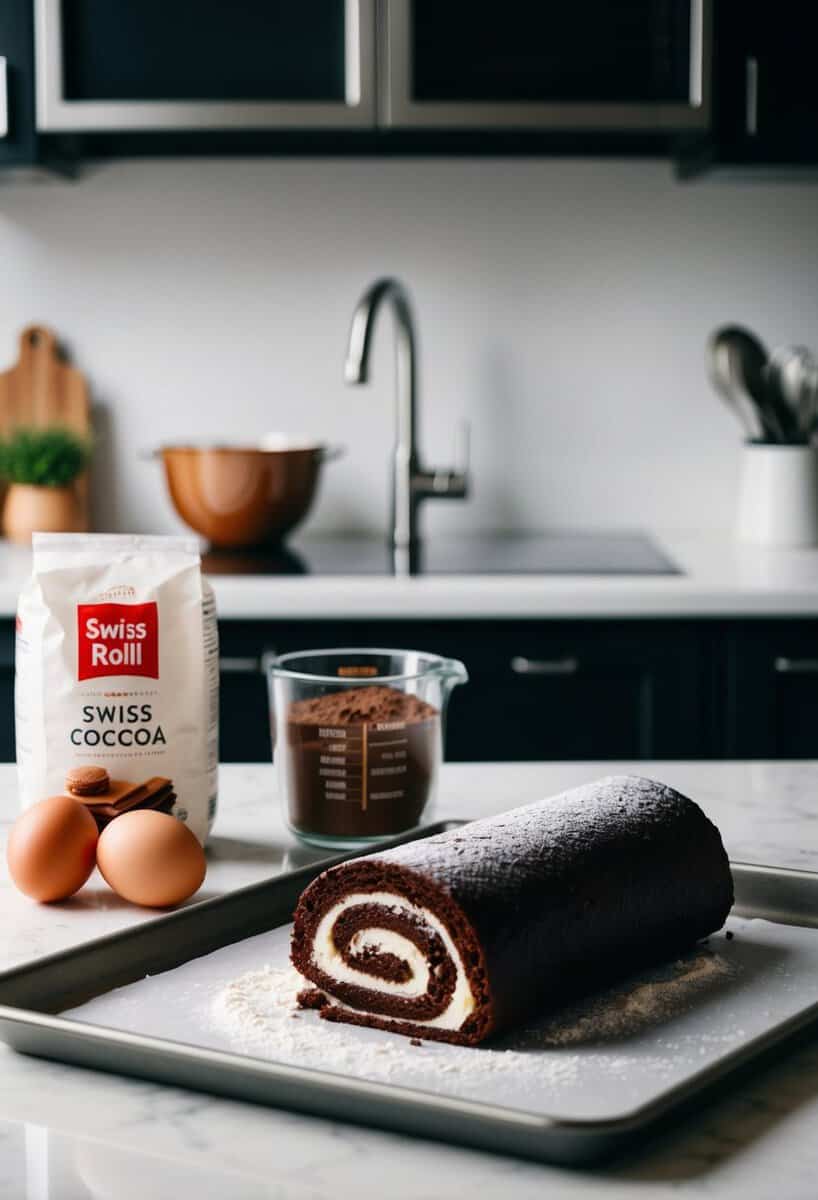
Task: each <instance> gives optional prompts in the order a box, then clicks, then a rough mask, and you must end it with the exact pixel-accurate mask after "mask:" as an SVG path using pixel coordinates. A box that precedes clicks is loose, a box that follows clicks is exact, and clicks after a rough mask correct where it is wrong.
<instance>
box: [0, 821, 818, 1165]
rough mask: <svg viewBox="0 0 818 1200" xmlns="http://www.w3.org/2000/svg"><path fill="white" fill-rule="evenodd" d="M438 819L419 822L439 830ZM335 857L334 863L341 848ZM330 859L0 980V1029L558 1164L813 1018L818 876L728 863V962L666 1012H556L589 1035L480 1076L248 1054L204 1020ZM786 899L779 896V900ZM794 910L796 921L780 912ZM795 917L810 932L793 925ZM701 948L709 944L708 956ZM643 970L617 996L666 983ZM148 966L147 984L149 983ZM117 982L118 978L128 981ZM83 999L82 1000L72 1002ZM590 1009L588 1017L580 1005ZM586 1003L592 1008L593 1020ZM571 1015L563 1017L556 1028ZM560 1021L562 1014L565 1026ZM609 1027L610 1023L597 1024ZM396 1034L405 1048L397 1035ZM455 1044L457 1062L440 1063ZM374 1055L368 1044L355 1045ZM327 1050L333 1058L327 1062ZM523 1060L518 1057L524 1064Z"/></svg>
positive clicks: (590, 1153)
mask: <svg viewBox="0 0 818 1200" xmlns="http://www.w3.org/2000/svg"><path fill="white" fill-rule="evenodd" d="M440 828H441V827H440V826H437V827H430V828H429V829H428V830H426V831H424V832H426V833H432V832H437V831H439V829H440ZM332 861H340V859H339V860H332ZM326 865H327V862H326V861H324V862H322V863H317V864H314V865H311V866H308V867H305V868H303V869H301V870H299V871H295V872H292V873H290V874H288V875H285V876H279V877H278V878H276V879H273V880H270V881H269V882H265V883H261V884H255V885H253V886H252V887H249V888H244V889H242V890H240V891H238V892H234V893H232V894H231V895H229V896H226V897H223V898H219V899H216V900H210V901H204V902H202V903H201V904H198V905H193V906H191V907H189V908H187V909H183V910H181V911H179V912H177V913H173V914H171V915H169V916H166V917H163V918H160V919H158V920H156V921H154V922H151V923H149V924H147V925H142V926H139V927H137V928H134V929H130V930H126V931H124V932H121V933H117V934H114V935H111V936H109V937H106V938H101V939H98V940H97V941H94V942H89V943H86V944H85V945H83V946H80V947H77V948H76V949H73V950H70V951H65V952H62V953H60V954H57V955H53V956H50V957H49V958H46V959H40V960H38V961H36V962H33V963H31V964H28V965H26V966H23V967H18V968H16V969H14V970H12V971H8V972H6V973H4V974H2V975H0V1005H1V1006H0V1037H2V1038H3V1040H5V1041H6V1042H7V1043H8V1044H9V1045H11V1046H12V1047H13V1048H14V1049H16V1050H18V1051H21V1052H23V1053H29V1054H35V1055H38V1056H41V1057H45V1058H53V1059H58V1060H61V1061H65V1062H70V1063H76V1064H79V1065H83V1066H88V1067H93V1068H96V1069H100V1070H105V1071H113V1072H116V1073H120V1074H125V1075H133V1076H137V1077H140V1078H148V1079H153V1080H158V1081H160V1082H163V1083H168V1084H171V1085H181V1086H186V1087H192V1088H195V1089H198V1090H203V1091H208V1092H213V1093H216V1094H219V1095H226V1096H233V1097H236V1098H239V1099H243V1100H251V1101H255V1102H259V1103H264V1104H268V1105H274V1106H278V1107H283V1108H288V1109H293V1110H297V1111H302V1112H307V1113H314V1114H318V1115H321V1116H326V1117H331V1118H335V1119H341V1120H346V1121H353V1122H358V1123H361V1124H364V1125H374V1126H379V1127H381V1128H387V1129H392V1130H397V1131H401V1132H406V1133H410V1134H414V1135H421V1136H426V1137H432V1138H436V1139H442V1140H447V1141H452V1142H458V1143H462V1144H466V1145H472V1146H478V1147H480V1148H482V1149H493V1150H497V1151H502V1152H507V1153H513V1154H519V1155H524V1156H527V1157H532V1158H537V1159H541V1160H546V1161H556V1162H564V1163H572V1162H573V1163H579V1162H589V1161H592V1160H594V1159H598V1158H601V1157H603V1156H605V1155H608V1154H610V1153H612V1152H614V1151H616V1150H617V1149H619V1148H622V1147H624V1146H625V1145H627V1144H628V1143H629V1142H630V1141H631V1140H632V1139H634V1138H635V1137H639V1136H642V1135H644V1133H645V1132H646V1131H647V1130H648V1129H649V1128H652V1127H653V1126H656V1125H658V1124H659V1123H661V1122H663V1121H666V1120H668V1119H669V1118H670V1117H672V1116H673V1115H675V1114H676V1113H678V1112H680V1111H682V1110H683V1109H684V1108H685V1107H687V1106H689V1105H690V1104H691V1103H692V1102H694V1101H695V1102H696V1103H699V1102H700V1099H701V1096H702V1094H703V1093H704V1092H705V1091H707V1090H709V1089H713V1088H715V1087H716V1086H718V1085H725V1084H726V1083H727V1082H728V1080H730V1079H731V1078H734V1077H735V1075H736V1073H737V1072H738V1071H740V1070H741V1069H746V1068H747V1067H748V1066H749V1065H750V1064H752V1063H753V1062H754V1061H755V1060H757V1059H758V1058H759V1057H760V1056H762V1055H764V1054H766V1053H769V1052H771V1051H772V1050H773V1049H774V1048H775V1047H779V1046H780V1045H781V1044H782V1043H783V1042H784V1041H786V1040H788V1039H792V1038H795V1037H796V1036H797V1034H798V1033H799V1032H801V1031H803V1030H804V1029H806V1028H807V1026H809V1025H810V1024H812V1023H813V1022H814V1021H815V1020H816V1018H818V999H816V997H818V934H816V933H815V932H814V931H813V930H810V929H808V928H805V927H804V926H805V925H807V924H808V923H810V922H811V923H812V924H818V917H816V913H818V903H816V901H818V876H814V875H809V874H808V873H806V872H798V871H778V870H775V869H773V868H763V867H762V868H757V867H752V866H746V865H744V864H735V865H734V874H735V877H736V885H737V888H736V890H737V911H739V912H740V913H741V914H742V915H741V916H731V918H730V920H729V922H728V926H727V929H728V930H730V931H731V932H732V933H733V934H734V936H733V938H732V939H730V940H728V939H727V938H726V936H725V934H724V933H721V934H719V935H716V936H714V937H713V938H711V939H710V941H709V944H708V947H707V948H706V950H705V951H704V953H705V954H711V955H717V956H718V957H719V959H720V960H722V961H724V962H725V963H726V964H727V966H728V968H729V970H728V971H727V972H726V973H725V974H724V976H723V977H718V978H716V979H715V981H713V982H712V984H711V985H708V986H707V987H706V988H704V989H701V990H699V991H697V992H696V994H695V995H691V996H690V997H688V999H687V1000H686V1001H685V1002H684V1003H682V1004H680V1006H679V1007H678V1009H675V1010H674V1009H671V1010H670V1011H667V1012H665V1013H664V1014H663V1017H662V1020H661V1021H659V1022H658V1023H656V1022H648V1023H647V1024H645V1025H644V1026H642V1027H639V1026H638V1023H637V1027H636V1028H628V1029H627V1030H624V1031H617V1029H616V1027H614V1028H613V1030H611V1029H608V1030H607V1033H606V1034H605V1036H604V1037H602V1038H600V1037H599V1036H596V1035H595V1034H594V1021H593V1015H594V1012H598V1011H599V1009H598V1008H597V1009H594V1008H593V1005H599V1004H600V1003H604V1002H605V1001H604V1000H591V1001H588V1002H587V1004H589V1005H591V1008H589V1009H583V1006H582V1005H579V1006H575V1011H572V1012H571V1013H570V1014H551V1015H550V1016H549V1017H548V1018H547V1021H546V1023H545V1027H546V1028H552V1029H553V1028H557V1029H560V1030H562V1031H563V1032H564V1031H565V1029H566V1028H567V1029H569V1030H571V1031H576V1030H579V1036H578V1037H577V1036H575V1035H572V1036H571V1037H569V1039H568V1040H567V1041H564V1040H560V1041H559V1043H558V1044H556V1045H553V1044H551V1045H546V1046H544V1045H543V1042H542V1037H541V1034H542V1026H533V1027H532V1028H529V1029H527V1030H525V1031H523V1034H522V1035H516V1036H513V1037H506V1038H505V1039H503V1040H502V1041H501V1042H500V1043H499V1044H498V1043H494V1044H493V1045H492V1046H491V1047H489V1048H487V1049H488V1051H489V1052H490V1053H493V1054H497V1053H498V1051H503V1050H510V1051H512V1052H513V1054H514V1055H516V1056H519V1055H528V1056H530V1058H531V1064H532V1065H531V1068H530V1069H524V1070H521V1071H513V1072H509V1071H505V1070H500V1071H497V1072H494V1071H491V1072H485V1071H482V1070H478V1071H476V1072H475V1075H474V1077H473V1078H472V1077H471V1074H470V1071H469V1070H468V1069H463V1068H462V1062H463V1059H462V1056H463V1055H466V1056H471V1055H478V1056H479V1055H484V1054H485V1053H486V1052H487V1049H484V1048H480V1047H478V1048H474V1049H471V1050H463V1049H461V1048H457V1047H448V1046H443V1045H439V1044H435V1045H432V1044H429V1043H424V1045H423V1046H422V1047H420V1048H418V1049H417V1050H415V1051H414V1052H413V1053H414V1054H415V1055H416V1056H417V1057H416V1058H415V1059H413V1061H412V1062H411V1065H410V1066H407V1065H406V1064H405V1063H404V1062H403V1059H405V1058H407V1057H408V1056H407V1055H403V1057H402V1058H401V1059H400V1061H399V1062H398V1066H397V1069H392V1070H391V1073H390V1075H389V1078H388V1079H384V1078H379V1077H377V1075H376V1076H375V1077H372V1076H367V1075H366V1074H365V1073H361V1072H360V1071H357V1070H356V1068H355V1066H354V1058H355V1056H354V1055H353V1056H352V1065H351V1066H347V1067H346V1068H345V1072H344V1073H338V1072H333V1071H330V1070H327V1069H326V1063H323V1064H320V1062H319V1064H316V1063H315V1062H307V1061H305V1057H306V1058H309V1056H303V1055H301V1056H299V1060H298V1061H295V1060H290V1061H288V1060H287V1059H286V1056H285V1057H279V1058H278V1059H277V1060H275V1061H270V1060H267V1059H265V1058H263V1057H260V1056H258V1055H254V1056H250V1055H247V1054H245V1053H237V1052H236V1051H235V1048H231V1042H230V1038H229V1037H226V1035H225V1033H224V1031H223V1030H221V1029H218V1028H215V1027H214V1026H213V1024H212V1021H210V1019H209V1018H208V1015H207V1014H208V1012H209V1008H208V1004H207V1003H205V1002H206V1001H207V1000H208V998H209V997H212V996H213V995H214V994H215V992H217V991H218V989H219V988H220V987H221V986H223V984H224V983H225V982H226V981H227V980H229V979H232V978H234V977H235V976H236V975H238V974H241V973H242V972H243V971H245V970H248V969H250V968H258V967H263V966H265V965H267V964H273V965H276V964H279V965H280V964H283V963H284V961H285V960H286V950H287V940H288V933H289V929H288V926H289V921H290V916H291V913H292V909H293V906H294V904H295V902H296V900H297V898H298V896H299V894H300V892H301V891H302V889H303V888H304V887H305V886H306V884H307V883H308V882H309V881H310V880H311V879H312V878H314V876H315V875H316V874H318V873H319V872H320V871H321V870H322V869H324V867H326ZM782 898H783V899H782ZM771 917H773V918H775V922H779V921H789V922H791V924H789V925H785V924H779V923H774V922H773V921H771V920H770V919H769V918H771ZM799 926H800V927H799ZM694 954H699V955H701V954H702V951H701V950H699V951H696V952H694ZM669 969H670V968H660V969H658V970H656V971H652V972H644V973H642V974H640V976H639V977H638V978H637V979H633V978H632V979H630V980H628V981H625V982H623V984H622V985H621V987H620V988H619V989H613V991H612V992H611V993H610V997H609V998H610V1001H611V1004H612V1006H613V1009H614V1010H615V1009H616V1005H617V1000H618V997H619V996H625V995H628V994H632V993H633V991H634V989H636V988H645V987H647V988H650V987H651V986H652V985H653V984H654V983H656V982H658V981H661V980H663V979H667V978H668V976H667V972H668V970H669ZM148 977H150V978H148ZM116 989H120V990H116ZM81 1006H87V1007H86V1008H85V1009H84V1011H81V1012H74V1013H71V1012H69V1010H72V1009H78V1008H80V1007H81ZM583 1014H584V1015H583ZM589 1014H590V1017H591V1019H590V1020H589V1019H588V1016H589ZM301 1020H309V1021H314V1022H315V1023H316V1031H317V1032H319V1033H320V1030H322V1029H326V1030H327V1033H328V1034H330V1033H331V1035H332V1036H333V1037H334V1038H337V1037H339V1036H341V1037H343V1038H348V1039H349V1043H350V1045H351V1046H352V1047H360V1048H361V1049H362V1050H363V1048H364V1047H365V1046H368V1047H371V1046H372V1044H373V1043H378V1042H380V1043H392V1044H393V1045H394V1043H395V1042H396V1041H398V1039H396V1038H395V1036H394V1035H391V1034H387V1033H383V1032H380V1031H376V1030H366V1029H356V1028H353V1027H350V1026H336V1025H332V1026H326V1025H325V1023H323V1022H320V1019H319V1018H318V1017H317V1015H316V1014H314V1013H304V1014H302V1017H301ZM561 1021H562V1023H560V1022H561ZM565 1021H567V1022H568V1024H567V1025H566V1024H565ZM597 1032H598V1031H597ZM400 1041H401V1043H402V1044H403V1045H405V1044H406V1043H405V1042H404V1041H403V1039H400ZM452 1054H455V1055H459V1056H461V1057H460V1059H459V1062H460V1064H461V1065H460V1066H459V1067H457V1068H456V1069H454V1070H450V1069H444V1070H440V1067H441V1065H444V1067H445V1064H446V1063H451V1061H452V1060H451V1055H452ZM361 1058H362V1060H365V1061H368V1062H370V1063H371V1061H372V1054H371V1053H370V1054H363V1053H362V1054H361ZM326 1061H330V1056H329V1055H328V1056H327V1060H326ZM513 1061H514V1062H515V1063H517V1062H519V1061H521V1060H520V1059H518V1058H515V1059H514V1060H513Z"/></svg>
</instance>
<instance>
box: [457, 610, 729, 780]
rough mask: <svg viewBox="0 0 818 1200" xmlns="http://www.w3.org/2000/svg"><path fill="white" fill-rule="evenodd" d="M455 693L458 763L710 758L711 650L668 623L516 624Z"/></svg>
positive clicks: (501, 632)
mask: <svg viewBox="0 0 818 1200" xmlns="http://www.w3.org/2000/svg"><path fill="white" fill-rule="evenodd" d="M467 665H469V666H470V670H471V673H472V681H471V683H470V685H469V686H468V687H465V688H462V689H459V691H458V692H456V693H455V695H454V697H453V699H452V706H451V713H450V719H449V729H448V757H449V758H452V759H456V760H468V759H478V760H481V759H482V760H490V759H496V760H520V759H616V758H634V759H642V758H691V757H699V756H700V757H706V756H707V755H709V754H712V752H713V750H712V746H711V744H710V737H709V726H708V687H707V672H706V667H707V662H706V647H705V645H704V644H703V642H702V639H701V638H700V636H699V634H698V632H697V631H695V630H694V629H689V628H687V627H680V626H677V625H668V626H665V627H661V628H652V627H649V626H648V627H646V626H645V625H643V624H636V625H633V624H628V623H624V622H623V623H620V624H618V625H615V624H610V623H606V624H605V625H602V626H600V625H597V624H592V625H589V624H587V623H553V624H551V625H546V624H544V623H537V624H534V625H527V624H526V623H524V622H522V623H517V624H516V625H515V626H513V627H509V628H505V629H498V630H495V631H494V634H493V636H491V637H490V638H488V637H487V638H486V640H485V642H484V648H482V649H481V647H480V646H477V645H475V646H474V647H473V649H472V653H471V656H470V663H469V662H468V660H467Z"/></svg>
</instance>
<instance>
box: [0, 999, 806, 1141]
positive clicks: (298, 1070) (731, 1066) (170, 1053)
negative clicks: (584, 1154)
mask: <svg viewBox="0 0 818 1200" xmlns="http://www.w3.org/2000/svg"><path fill="white" fill-rule="evenodd" d="M816 1018H818V999H816V1000H815V1001H814V1003H813V1004H811V1005H810V1006H809V1008H806V1009H803V1010H802V1011H801V1012H800V1013H796V1014H794V1015H793V1016H792V1017H788V1018H787V1019H786V1020H785V1021H782V1022H781V1023H780V1024H778V1025H776V1026H775V1027H774V1028H773V1029H772V1030H768V1031H767V1032H765V1033H761V1034H759V1035H757V1036H756V1037H754V1038H752V1039H751V1040H750V1041H748V1042H745V1043H744V1045H742V1046H740V1047H737V1048H736V1049H735V1050H731V1051H729V1052H728V1053H727V1054H725V1055H722V1057H721V1058H719V1059H718V1061H717V1062H715V1063H711V1064H710V1065H708V1066H706V1067H703V1068H701V1069H700V1070H698V1071H696V1072H694V1073H693V1074H692V1075H689V1076H687V1077H686V1078H685V1079H684V1080H682V1081H680V1082H679V1083H677V1084H674V1085H673V1086H672V1087H670V1088H668V1089H667V1090H666V1091H664V1092H662V1093H661V1094H660V1095H659V1096H657V1097H655V1098H654V1099H652V1100H649V1101H646V1102H645V1103H644V1104H640V1105H637V1106H636V1107H635V1108H633V1109H630V1110H628V1111H626V1112H624V1113H621V1114H619V1115H618V1116H616V1117H586V1118H580V1117H577V1118H572V1117H554V1116H549V1114H548V1113H532V1112H531V1111H530V1110H528V1109H525V1108H515V1107H512V1106H511V1105H500V1104H491V1103H488V1102H486V1101H481V1100H467V1099H462V1098H460V1097H456V1096H446V1095H439V1094H438V1093H436V1092H430V1091H426V1090H425V1089H423V1088H415V1087H409V1086H407V1085H404V1084H398V1083H383V1082H380V1081H377V1080H370V1079H364V1078H357V1077H355V1076H352V1075H344V1074H341V1073H339V1072H335V1071H329V1070H325V1069H321V1070H319V1069H318V1068H314V1067H299V1066H295V1065H292V1064H289V1063H281V1062H277V1061H275V1060H267V1059H263V1058H257V1057H255V1056H253V1055H247V1054H236V1053H232V1052H230V1051H227V1050H212V1049H209V1048H208V1047H205V1046H197V1045H195V1044H193V1043H191V1042H182V1041H177V1040H176V1039H169V1038H160V1037H155V1036H153V1035H151V1034H139V1033H131V1032H129V1031H128V1030H121V1029H116V1028H113V1027H111V1026H107V1025H94V1024H91V1023H90V1022H87V1021H78V1020H70V1019H68V1018H66V1017H60V1016H53V1015H51V1014H47V1013H38V1012H36V1011H34V1010H29V1009H21V1008H14V1007H13V1006H11V1005H3V1004H0V1037H3V1030H4V1028H5V1026H6V1025H7V1024H8V1025H11V1026H15V1025H19V1026H22V1027H27V1028H31V1029H41V1030H48V1031H50V1032H53V1033H56V1034H64V1035H68V1036H69V1037H70V1038H71V1039H73V1040H78V1041H87V1042H92V1043H94V1044H106V1045H118V1046H122V1047H126V1048H128V1049H130V1050H141V1051H150V1052H153V1053H158V1054H161V1055H164V1056H166V1057H170V1058H172V1059H182V1060H189V1061H191V1062H195V1063H199V1064H201V1065H206V1066H218V1067H221V1068H223V1069H225V1070H228V1069H231V1070H234V1071H238V1072H239V1073H251V1074H256V1075H259V1076H261V1077H264V1078H269V1079H271V1080H280V1081H282V1082H285V1081H287V1080H290V1081H294V1082H295V1081H297V1082H299V1083H301V1084H303V1085H305V1086H306V1087H307V1088H310V1087H312V1088H314V1089H315V1090H319V1091H320V1090H322V1089H323V1088H324V1087H326V1086H327V1083H328V1081H329V1086H330V1087H332V1088H335V1089H337V1090H339V1091H342V1092H349V1093H352V1094H355V1095H356V1096H359V1097H361V1098H373V1099H374V1098H376V1097H377V1098H378V1099H380V1100H382V1101H384V1102H386V1103H387V1104H392V1103H394V1102H395V1101H396V1100H399V1101H401V1102H403V1103H414V1104H416V1105H420V1106H421V1107H422V1108H424V1109H428V1108H430V1107H431V1108H436V1109H443V1110H446V1111H450V1112H457V1113H461V1114H462V1113H468V1114H469V1115H471V1116H472V1117H473V1118H478V1119H483V1120H486V1121H494V1122H497V1121H500V1122H502V1123H504V1124H508V1125H511V1126H520V1125H522V1126H524V1127H526V1128H530V1129H537V1130H538V1131H540V1132H543V1131H555V1130H560V1131H564V1132H573V1133H592V1134H595V1135H605V1134H608V1135H614V1136H621V1135H625V1134H628V1133H631V1132H636V1131H638V1130H642V1129H644V1128H645V1127H646V1126H647V1125H648V1124H651V1125H652V1124H653V1123H654V1122H655V1121H659V1120H660V1119H661V1118H662V1117H663V1116H664V1115H666V1114H667V1113H669V1112H672V1111H674V1110H675V1109H677V1108H679V1107H680V1106H681V1105H683V1104H684V1102H685V1100H687V1099H689V1098H691V1097H692V1096H694V1095H696V1094H698V1093H700V1092H702V1091H703V1090H705V1089H707V1088H709V1087H710V1086H711V1085H713V1084H716V1083H719V1082H722V1081H723V1080H724V1079H726V1078H727V1077H728V1076H730V1075H732V1074H733V1072H735V1071H737V1070H738V1069H740V1068H741V1067H742V1066H745V1065H749V1064H750V1063H752V1062H754V1061H756V1060H757V1059H758V1058H759V1055H760V1054H762V1053H763V1052H765V1051H767V1050H772V1049H773V1048H775V1047H776V1046H780V1045H781V1044H782V1043H784V1042H786V1041H788V1040H789V1039H790V1038H794V1037H795V1036H796V1035H797V1034H798V1033H800V1032H801V1031H803V1030H805V1029H806V1028H808V1027H809V1026H810V1025H811V1024H812V1023H813V1022H814V1021H815V1019H816ZM3 1040H5V1038H3ZM7 1044H8V1045H9V1046H11V1048H12V1049H15V1050H16V1049H17V1047H16V1046H15V1045H14V1042H13V1040H12V1041H8V1042H7ZM22 1053H24V1054H28V1053H29V1051H25V1050H24V1051H22ZM34 1057H40V1056H39V1055H37V1054H36V1053H35V1054H34ZM43 1057H48V1058H51V1057H52V1056H51V1055H46V1056H43ZM56 1061H69V1062H71V1063H74V1061H75V1060H73V1059H71V1060H62V1059H57V1060H56ZM91 1069H98V1068H96V1067H94V1068H91ZM108 1073H110V1074H122V1073H123V1072H121V1071H117V1070H116V1068H115V1067H112V1068H111V1069H110V1071H109V1072H108ZM127 1074H128V1075H129V1076H131V1077H133V1076H132V1075H131V1073H130V1072H127ZM141 1077H142V1078H145V1079H150V1078H153V1076H152V1075H151V1074H150V1072H149V1071H146V1072H145V1074H144V1075H143V1076H141ZM171 1086H172V1085H171ZM177 1086H186V1085H177ZM373 1093H374V1094H375V1095H374V1096H373ZM222 1094H227V1095H229V1094H230V1093H222ZM275 1107H279V1105H278V1104H276V1105H275ZM306 1111H309V1110H306Z"/></svg>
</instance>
